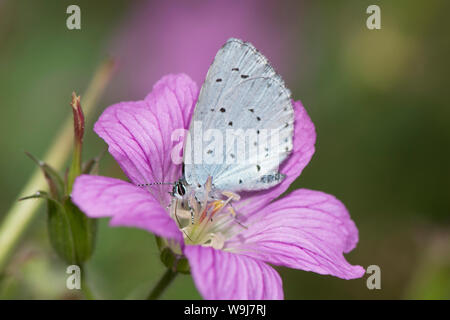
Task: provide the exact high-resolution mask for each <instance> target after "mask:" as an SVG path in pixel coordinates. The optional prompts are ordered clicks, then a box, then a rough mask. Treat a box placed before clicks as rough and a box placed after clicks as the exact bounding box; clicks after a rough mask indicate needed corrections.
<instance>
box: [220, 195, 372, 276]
mask: <svg viewBox="0 0 450 320" xmlns="http://www.w3.org/2000/svg"><path fill="white" fill-rule="evenodd" d="M247 227H248V229H247V230H245V231H243V232H241V233H240V234H238V235H237V236H235V237H234V238H233V239H231V240H230V241H228V242H227V243H226V248H228V249H230V250H232V251H233V252H238V253H240V254H245V255H247V256H250V257H253V258H256V259H260V260H263V261H266V262H268V263H271V264H275V265H283V266H287V267H290V268H297V269H302V270H306V271H313V272H316V273H320V274H330V275H334V276H336V277H340V278H344V279H353V278H359V277H361V276H362V275H363V274H364V269H363V268H362V267H361V266H352V265H350V264H349V263H348V262H347V260H346V259H345V258H344V256H343V253H347V252H349V251H351V250H352V249H353V248H355V246H356V243H357V242H358V229H357V228H356V226H355V224H354V222H353V221H352V220H351V218H350V215H349V214H348V211H347V209H346V208H345V206H344V205H343V204H342V203H341V202H340V201H339V200H337V199H336V198H335V197H333V196H331V195H328V194H326V193H323V192H319V191H312V190H307V189H300V190H296V191H294V192H292V193H291V194H289V195H288V196H286V197H284V198H283V199H281V200H278V201H275V202H273V203H271V204H270V205H268V206H267V207H265V208H264V209H262V210H261V211H259V212H258V213H256V214H254V215H253V216H252V217H251V218H250V219H249V221H248V222H247Z"/></svg>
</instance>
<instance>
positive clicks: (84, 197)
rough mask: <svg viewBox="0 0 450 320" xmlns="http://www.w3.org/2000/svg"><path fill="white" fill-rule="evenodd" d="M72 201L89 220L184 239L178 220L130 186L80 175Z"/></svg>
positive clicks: (149, 197)
mask: <svg viewBox="0 0 450 320" xmlns="http://www.w3.org/2000/svg"><path fill="white" fill-rule="evenodd" d="M72 201H73V202H74V203H75V204H76V205H77V206H78V207H79V208H80V209H81V210H82V211H83V212H84V213H85V214H86V215H87V216H89V217H91V218H102V217H112V220H111V225H114V226H128V227H137V228H142V229H145V230H148V231H150V232H152V233H155V234H157V235H159V236H161V237H167V238H171V239H175V240H178V241H181V240H182V234H181V232H180V231H179V229H178V227H177V225H176V224H175V221H173V219H171V218H170V216H169V214H168V213H167V212H166V211H165V210H164V208H163V207H161V205H160V204H159V202H158V201H157V200H156V199H155V198H154V197H153V196H152V195H151V194H150V193H149V192H148V191H146V190H145V189H142V188H140V187H136V186H134V185H132V184H131V183H128V182H125V181H122V180H118V179H113V178H107V177H101V176H91V175H81V176H79V177H78V178H77V179H76V180H75V183H74V186H73V190H72Z"/></svg>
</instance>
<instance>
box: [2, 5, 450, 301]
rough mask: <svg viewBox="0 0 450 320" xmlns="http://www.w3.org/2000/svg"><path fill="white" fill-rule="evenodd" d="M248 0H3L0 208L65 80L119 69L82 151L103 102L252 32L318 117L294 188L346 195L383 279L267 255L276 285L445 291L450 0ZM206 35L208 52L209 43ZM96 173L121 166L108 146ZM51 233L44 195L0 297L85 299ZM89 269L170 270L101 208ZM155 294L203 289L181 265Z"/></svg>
mask: <svg viewBox="0 0 450 320" xmlns="http://www.w3.org/2000/svg"><path fill="white" fill-rule="evenodd" d="M208 2H209V1H208ZM244 2H245V1H244ZM244 2H241V1H239V2H238V1H228V2H227V4H226V6H227V8H228V9H226V10H231V11H230V12H232V13H233V12H235V13H236V15H238V16H237V17H236V16H235V15H234V14H228V13H227V11H226V10H225V9H223V10H222V9H221V8H222V7H220V5H223V3H222V4H216V3H214V1H212V3H213V4H211V3H209V4H208V5H206V3H205V2H201V1H195V2H193V3H192V7H188V6H187V5H186V4H183V5H182V4H181V1H178V2H176V1H169V4H167V3H168V2H165V4H164V5H163V2H162V1H154V2H152V3H150V4H149V3H147V2H146V1H124V0H120V1H114V2H113V1H62V0H61V1H25V0H20V1H17V0H16V1H0V97H1V107H0V108H1V117H0V146H1V148H0V150H1V157H0V221H1V219H2V218H3V216H4V215H5V214H6V212H7V211H8V209H9V207H10V206H11V204H12V203H13V202H14V201H16V199H17V195H18V193H19V191H20V189H21V187H22V186H23V185H24V184H25V182H26V181H27V179H28V177H29V176H30V174H31V173H32V171H33V170H34V169H35V167H34V164H33V163H32V162H31V161H30V160H29V159H28V158H27V157H26V156H25V155H24V153H23V151H24V150H27V151H30V152H31V153H33V154H35V155H36V156H38V157H42V156H43V155H44V153H45V150H46V149H47V148H48V146H49V144H50V142H51V140H52V138H53V136H54V135H55V134H56V133H57V132H58V130H59V127H60V125H61V123H62V121H63V120H64V119H65V118H66V117H67V116H68V115H70V112H71V111H70V106H69V102H70V97H71V93H72V91H73V90H75V91H76V92H78V93H82V92H83V91H84V90H85V89H86V86H87V84H88V83H89V81H90V79H91V77H92V76H93V74H94V72H95V69H96V68H97V66H98V65H99V64H100V63H101V62H102V61H103V60H104V59H105V58H107V57H109V56H114V57H116V58H118V67H117V70H116V73H115V74H114V76H113V79H112V81H111V83H110V84H109V86H108V88H107V90H106V92H105V93H104V94H103V96H102V98H101V100H100V102H99V104H98V106H97V109H96V114H95V115H94V116H92V117H91V118H89V119H88V122H87V125H86V131H87V134H86V139H85V157H86V159H87V158H88V157H92V156H95V155H97V154H99V153H100V152H101V151H102V150H104V148H105V144H104V143H103V141H102V140H101V139H100V138H98V137H97V136H96V135H95V134H94V133H93V132H92V126H93V123H94V122H95V120H96V118H97V117H98V115H99V114H100V113H101V111H102V110H103V109H104V108H105V107H107V106H108V105H110V104H112V103H115V102H118V101H124V100H138V99H141V98H143V97H144V95H145V94H146V93H147V92H149V91H150V90H151V87H152V85H153V83H154V82H155V81H156V80H157V79H158V78H160V77H161V76H162V75H164V74H165V73H170V72H183V71H184V72H186V73H190V71H191V70H192V71H191V73H194V75H193V77H194V79H195V80H196V81H198V82H199V85H200V84H201V79H202V77H201V75H202V74H203V75H204V74H205V72H206V70H207V67H208V66H209V63H210V62H211V60H212V58H213V55H214V50H217V49H218V47H219V46H217V45H216V43H219V44H221V43H223V42H224V41H225V40H226V39H227V38H228V37H231V36H235V37H244V36H246V37H247V38H246V39H244V40H248V41H251V42H254V44H255V45H256V46H257V47H258V48H259V49H261V51H262V52H263V53H266V52H267V56H268V58H269V60H270V61H273V64H274V66H275V67H276V69H277V70H279V71H280V73H281V74H282V76H283V77H284V78H285V79H286V82H287V85H288V87H289V88H290V89H291V90H292V92H293V96H294V98H295V99H301V100H302V102H303V104H304V105H305V107H306V109H307V110H308V112H309V114H310V116H311V118H312V120H313V122H314V123H315V125H316V130H317V144H316V147H317V150H316V153H315V155H314V157H313V159H312V161H311V163H310V164H309V165H308V167H307V168H306V169H305V170H304V172H303V174H302V176H301V177H300V178H299V179H298V180H297V181H296V182H295V183H294V184H293V185H292V186H291V189H295V188H299V187H303V188H309V189H316V190H322V191H325V192H327V193H330V194H334V195H336V196H337V197H338V198H339V199H341V200H342V201H343V202H344V203H345V205H346V206H347V207H348V209H349V211H350V213H351V216H352V218H353V219H354V221H355V223H356V225H357V226H358V228H359V232H360V241H359V244H358V246H357V247H356V249H355V250H354V251H353V252H351V253H350V254H348V255H347V258H348V260H349V261H350V262H351V263H352V264H360V265H363V266H364V267H367V266H369V265H372V264H375V265H379V266H380V268H381V279H382V281H381V290H368V289H367V287H366V279H367V275H366V276H365V277H364V278H362V279H357V280H351V281H345V280H341V279H337V278H333V277H330V276H321V275H317V274H313V273H309V272H304V271H299V270H290V269H286V268H277V269H278V270H279V271H280V273H281V275H282V278H283V282H284V290H285V297H286V298H287V299H314V298H324V299H347V298H348V299H358V298H359V299H405V298H414V299H415V298H418V299H433V298H438V299H443V298H444V299H449V298H450V228H449V226H450V219H449V213H450V201H449V198H450V194H449V191H450V169H449V156H450V153H449V147H450V128H449V125H450V108H449V102H448V101H449V95H448V84H449V81H448V75H449V72H448V70H450V62H449V59H448V57H449V56H450V52H449V49H450V43H449V41H450V37H449V33H448V22H447V15H448V12H449V11H450V2H448V1H445V0H442V1H437V0H434V1H420V0H417V1H413V0H398V1H376V0H371V1H366V0H355V1H345V2H344V1H314V2H313V1H304V2H301V1H277V2H275V1H260V2H257V3H256V2H250V3H248V4H246V5H243V3H244ZM183 3H185V2H183ZM70 4H78V5H79V6H80V8H81V14H82V17H81V21H82V28H81V30H74V31H70V30H68V29H67V28H66V18H67V16H68V15H67V14H66V8H67V6H68V5H70ZM371 4H377V5H379V6H380V7H381V24H382V29H381V30H368V29H367V28H366V19H367V17H368V15H367V14H366V8H367V7H368V6H369V5H371ZM215 5H217V6H218V7H216V8H215V7H214V6H215ZM161 17H162V18H161ZM139 19H141V20H142V21H140V20H139ZM221 19H222V20H221ZM234 19H236V20H234ZM193 21H194V22H195V25H193V24H194V22H193ZM214 21H217V23H214ZM221 21H223V23H221ZM191 25H192V26H191ZM191 27H192V28H191ZM216 31H217V33H216V34H217V36H216V34H215V33H214V32H216ZM189 32H191V34H189ZM178 39H181V40H183V41H184V42H183V43H182V42H181V40H178ZM186 43H188V44H186ZM209 43H214V45H213V46H212V48H215V49H214V50H213V51H212V53H210V52H209V51H208V52H204V51H207V50H206V49H205V50H203V48H204V47H206V46H208V45H209ZM183 46H186V50H185V51H184V47H183ZM189 50H190V51H189ZM208 50H209V49H208ZM203 53H205V55H206V54H207V55H206V56H207V57H209V58H208V59H209V60H208V59H207V61H204V60H205V59H204V58H203V57H202V56H201V55H202V54H203ZM139 54H141V55H144V58H142V57H140V56H139ZM147 54H148V58H145V56H146V55H147ZM164 57H166V58H167V59H166V60H167V61H166V60H164ZM195 57H202V58H201V59H200V58H199V59H198V60H201V61H197V60H195ZM135 58H136V59H135ZM138 58H139V59H141V60H139V59H138ZM174 60H176V61H174ZM184 66H185V67H184ZM197 71H198V72H197ZM196 72H197V73H196ZM100 173H101V174H102V175H107V176H116V177H123V175H122V173H121V171H120V168H119V167H118V165H117V164H116V163H115V161H114V160H113V159H112V157H111V156H109V155H107V156H106V157H105V158H104V159H103V160H102V163H101V169H100ZM46 232H47V231H46V220H45V210H44V206H43V207H42V208H41V209H40V212H39V213H38V214H37V215H36V218H35V219H34V221H33V223H32V225H31V227H30V228H29V229H28V230H27V232H26V234H25V236H24V237H23V239H22V241H21V242H20V244H19V246H18V247H17V248H16V249H15V251H14V254H13V256H12V257H11V260H10V263H9V265H8V268H7V272H6V274H5V275H4V276H3V278H2V279H1V280H0V281H1V282H0V298H1V299H72V298H75V299H76V298H79V297H80V296H79V294H77V293H76V292H73V291H69V290H67V289H66V287H65V279H66V273H65V268H66V266H65V265H64V263H62V262H61V261H60V260H59V259H58V258H57V257H56V256H55V254H54V253H53V252H52V250H51V249H50V244H49V241H48V238H47V233H46ZM87 267H88V273H89V275H88V276H89V279H90V282H91V284H92V287H93V290H94V291H95V293H96V294H97V295H98V296H99V297H100V298H113V299H124V298H143V297H144V296H145V295H146V294H147V293H148V291H149V290H150V288H151V287H152V286H153V285H154V283H155V282H156V281H157V279H158V278H159V277H160V276H161V275H162V273H163V272H164V267H163V265H162V263H161V262H160V261H159V258H158V249H157V248H156V245H155V241H154V237H153V235H151V234H149V233H147V232H145V231H143V230H138V229H129V228H110V227H108V225H107V221H106V220H102V221H101V225H100V230H99V236H98V242H97V249H96V252H95V254H94V256H93V258H92V259H91V260H90V262H89V263H88V265H87ZM163 298H166V299H197V298H201V297H200V295H199V294H198V293H197V290H196V289H195V286H194V284H193V282H192V279H191V277H190V276H184V275H181V276H179V277H178V278H177V279H176V281H175V282H174V284H173V285H172V286H171V287H170V288H169V289H168V290H167V292H166V293H165V294H164V296H163Z"/></svg>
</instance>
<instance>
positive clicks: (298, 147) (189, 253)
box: [72, 74, 364, 299]
mask: <svg viewBox="0 0 450 320" xmlns="http://www.w3.org/2000/svg"><path fill="white" fill-rule="evenodd" d="M197 95H198V88H197V85H196V84H195V83H194V82H193V81H192V80H191V79H190V78H189V77H188V76H186V75H183V74H181V75H168V76H165V77H163V78H162V79H161V80H160V81H159V82H158V83H156V85H155V86H154V87H153V91H152V92H151V93H150V94H149V95H148V96H147V97H146V98H145V99H144V100H141V101H135V102H122V103H118V104H115V105H113V106H110V107H109V108H107V109H106V110H105V111H104V112H103V114H102V115H101V117H100V119H99V120H98V121H97V123H96V124H95V127H94V130H95V132H96V133H97V134H98V135H99V136H100V137H102V138H103V139H104V140H105V141H106V143H107V144H108V145H109V152H110V153H111V154H112V155H113V156H114V158H115V159H116V160H117V161H118V163H119V164H120V166H121V168H122V169H123V171H124V172H125V174H126V175H127V176H128V178H129V179H130V181H131V183H129V182H125V181H122V180H118V179H113V178H108V177H100V176H90V175H83V176H80V177H79V178H78V179H77V180H76V182H75V185H74V188H73V192H72V198H73V201H74V202H75V203H76V204H77V205H78V206H79V207H80V208H81V209H82V210H83V211H84V212H85V213H86V214H87V215H88V216H90V217H94V218H100V217H112V219H111V225H113V226H129V227H137V228H143V229H146V230H148V231H150V232H152V233H155V234H157V235H158V236H161V237H165V238H168V239H172V241H173V240H174V241H175V242H177V243H179V248H180V250H182V253H183V254H184V255H185V256H186V257H187V259H188V260H189V264H190V267H191V274H192V276H193V279H194V281H195V283H196V286H197V288H198V290H199V291H200V293H201V294H202V295H203V297H204V298H206V299H282V298H283V290H282V282H281V278H280V276H279V275H278V273H277V272H276V271H275V270H274V269H273V268H272V267H271V266H270V265H269V264H273V265H280V266H287V267H290V268H296V269H302V270H306V271H313V272H316V273H320V274H329V275H333V276H336V277H340V278H343V279H353V278H359V277H361V276H362V275H363V274H364V269H363V268H362V267H361V266H352V265H350V264H349V263H348V262H347V261H346V259H345V258H344V256H343V253H347V252H349V251H351V250H352V249H353V248H354V247H355V246H356V243H357V242H358V230H357V228H356V226H355V224H354V222H353V221H352V220H351V219H350V216H349V214H348V212H347V210H346V208H345V207H344V205H343V204H342V203H341V202H340V201H339V200H337V199H336V198H335V197H333V196H331V195H328V194H325V193H323V192H319V191H312V190H307V189H299V190H296V191H293V192H292V193H290V194H288V195H287V196H285V197H283V198H281V199H278V200H275V199H276V198H277V197H278V196H280V195H281V194H282V193H283V192H284V191H286V189H287V188H288V187H289V185H290V184H291V183H292V182H293V181H294V180H295V179H296V178H297V177H298V176H299V175H300V173H301V172H302V170H303V168H304V167H305V166H306V165H307V164H308V162H309V160H310V159H311V157H312V155H313V153H314V144H315V140H316V134H315V129H314V125H313V123H312V122H311V120H310V118H309V117H308V115H307V113H306V111H305V109H304V108H303V106H302V104H301V103H300V102H294V109H295V113H296V119H295V124H294V126H295V133H294V149H293V152H292V153H291V155H290V156H289V158H288V159H287V160H286V161H285V162H284V163H283V164H282V166H281V167H280V171H281V172H282V173H283V174H285V175H286V179H284V181H283V182H282V183H281V184H279V185H277V186H276V187H273V188H271V189H269V190H265V191H260V192H248V193H245V194H241V200H240V201H239V202H237V203H235V204H234V208H235V209H236V211H237V212H239V214H240V215H241V216H243V217H244V219H245V225H246V227H247V228H242V227H239V226H237V227H236V226H234V227H231V229H230V228H225V229H220V228H219V227H217V228H216V229H215V230H216V231H217V234H216V235H217V236H221V237H223V240H224V243H223V246H221V248H220V249H215V248H213V247H212V246H208V245H206V244H205V243H197V244H192V242H191V241H186V242H187V243H185V241H184V238H185V236H184V235H183V233H182V232H181V231H180V230H179V228H178V225H177V223H176V221H175V219H173V218H172V217H173V214H172V215H171V213H170V212H169V211H170V210H168V204H169V203H170V201H171V196H170V195H169V193H168V192H169V191H170V189H171V186H170V185H161V186H153V187H152V188H149V189H146V188H143V187H139V186H137V185H138V184H141V183H143V182H144V183H148V182H161V181H165V182H174V181H177V180H178V179H179V178H180V176H181V165H175V164H174V163H173V162H172V160H171V156H170V153H171V151H172V149H173V147H174V145H175V144H176V143H177V142H176V141H175V142H172V141H171V134H172V132H173V131H174V130H175V129H179V128H188V126H189V122H190V118H191V116H192V112H193V109H194V106H195V102H196V99H197ZM150 189H151V190H150ZM149 190H150V192H149ZM211 223H213V222H211ZM236 230H238V231H237V232H236ZM230 231H233V232H230ZM189 243H190V244H189Z"/></svg>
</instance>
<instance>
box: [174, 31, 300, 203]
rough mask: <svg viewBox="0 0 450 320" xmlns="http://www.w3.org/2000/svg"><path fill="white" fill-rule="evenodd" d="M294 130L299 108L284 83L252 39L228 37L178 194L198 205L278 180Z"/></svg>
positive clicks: (201, 102)
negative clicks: (296, 113)
mask: <svg viewBox="0 0 450 320" xmlns="http://www.w3.org/2000/svg"><path fill="white" fill-rule="evenodd" d="M293 132H294V109H293V105H292V101H291V93H290V91H289V90H288V89H287V88H286V86H285V84H284V81H283V80H282V79H281V77H280V76H279V75H278V74H277V73H276V72H275V70H274V69H273V67H272V66H271V65H270V64H269V62H268V60H267V59H266V58H265V57H264V56H263V55H262V54H261V53H260V52H259V51H258V50H257V49H256V48H255V47H254V46H253V45H252V44H250V43H248V42H243V41H242V40H239V39H235V38H231V39H229V40H228V41H227V42H226V43H225V44H224V45H223V46H222V48H220V49H219V51H218V52H217V54H216V56H215V58H214V61H213V63H212V64H211V66H210V68H209V70H208V73H207V75H206V80H205V82H204V83H203V86H202V88H201V90H200V93H199V97H198V100H197V104H196V106H195V109H194V114H193V117H192V120H191V123H190V126H189V133H188V135H187V138H186V141H185V146H184V154H183V174H182V177H181V178H180V179H179V180H178V181H177V182H176V183H175V184H174V185H173V190H172V195H173V196H174V197H176V198H177V199H180V200H181V201H182V202H184V203H185V204H186V205H185V206H186V207H189V208H192V206H195V201H197V202H198V203H200V202H201V201H203V200H204V201H206V202H207V201H209V200H214V199H220V198H222V197H225V198H228V200H227V201H229V200H231V199H232V200H238V199H239V192H242V191H257V190H264V189H268V188H271V187H273V186H275V185H277V184H279V183H280V182H281V181H282V180H283V179H284V178H285V176H284V175H283V174H281V173H280V172H279V171H278V169H279V166H280V164H281V163H282V162H283V161H284V160H285V159H286V158H287V157H288V155H289V154H290V152H291V151H292V148H293ZM212 133H214V134H212ZM205 136H206V137H209V138H210V141H206V142H205V141H204V140H205ZM213 136H214V139H212V138H213ZM220 137H222V138H220ZM219 138H220V139H219ZM233 138H236V139H234V140H233ZM239 139H240V140H241V141H240V142H242V141H243V142H244V143H239V142H236V140H239ZM230 141H231V142H230ZM252 148H253V149H252Z"/></svg>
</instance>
